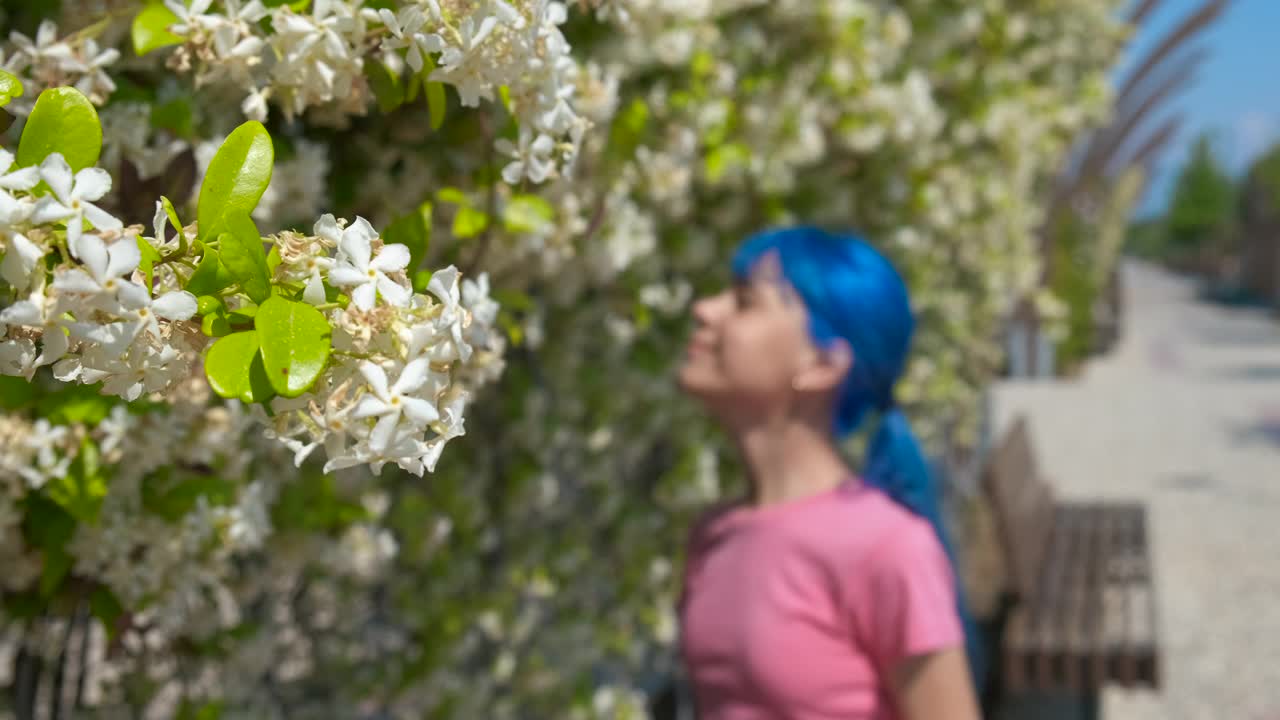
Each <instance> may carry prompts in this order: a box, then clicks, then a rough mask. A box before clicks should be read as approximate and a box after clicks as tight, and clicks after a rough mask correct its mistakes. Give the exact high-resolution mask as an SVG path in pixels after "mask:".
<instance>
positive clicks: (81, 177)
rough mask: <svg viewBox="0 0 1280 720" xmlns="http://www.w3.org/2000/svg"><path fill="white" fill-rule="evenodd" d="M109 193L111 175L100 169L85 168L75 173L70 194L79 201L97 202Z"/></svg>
mask: <svg viewBox="0 0 1280 720" xmlns="http://www.w3.org/2000/svg"><path fill="white" fill-rule="evenodd" d="M109 192H111V175H110V174H108V173H107V171H106V170H103V169H102V168H96V167H91V168H85V169H83V170H81V171H80V172H78V173H76V182H75V189H74V190H72V193H73V194H74V195H75V197H77V198H79V199H81V200H97V199H99V198H101V197H102V196H103V195H106V194H107V193H109Z"/></svg>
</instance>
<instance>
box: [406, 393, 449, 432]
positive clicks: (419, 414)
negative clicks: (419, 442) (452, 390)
mask: <svg viewBox="0 0 1280 720" xmlns="http://www.w3.org/2000/svg"><path fill="white" fill-rule="evenodd" d="M400 402H401V403H402V404H403V405H404V414H405V415H408V416H409V419H410V420H412V421H413V422H414V423H415V424H416V425H417V426H418V427H426V426H427V424H428V423H433V422H435V421H436V420H439V419H440V413H439V412H438V411H437V410H436V406H435V405H432V404H431V403H430V402H428V401H426V400H423V399H422V398H416V397H406V398H400Z"/></svg>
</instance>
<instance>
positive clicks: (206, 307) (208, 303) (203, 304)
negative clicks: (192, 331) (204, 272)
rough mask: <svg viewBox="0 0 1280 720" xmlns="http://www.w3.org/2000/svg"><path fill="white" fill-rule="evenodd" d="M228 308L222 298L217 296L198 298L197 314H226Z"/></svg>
mask: <svg viewBox="0 0 1280 720" xmlns="http://www.w3.org/2000/svg"><path fill="white" fill-rule="evenodd" d="M226 308H227V306H226V305H224V304H223V303H222V298H220V297H218V296H216V295H201V296H200V297H198V298H196V312H197V313H199V314H201V315H212V314H214V313H218V312H224V311H225V310H226Z"/></svg>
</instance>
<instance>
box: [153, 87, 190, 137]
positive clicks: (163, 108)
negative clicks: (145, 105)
mask: <svg viewBox="0 0 1280 720" xmlns="http://www.w3.org/2000/svg"><path fill="white" fill-rule="evenodd" d="M151 127H153V128H157V129H162V130H168V131H169V132H171V133H173V134H174V135H176V136H178V137H180V138H183V139H186V140H190V139H191V136H192V135H193V134H194V133H195V123H194V111H193V110H192V107H191V98H188V97H176V98H174V99H172V100H170V101H169V102H167V103H164V104H163V105H152V106H151Z"/></svg>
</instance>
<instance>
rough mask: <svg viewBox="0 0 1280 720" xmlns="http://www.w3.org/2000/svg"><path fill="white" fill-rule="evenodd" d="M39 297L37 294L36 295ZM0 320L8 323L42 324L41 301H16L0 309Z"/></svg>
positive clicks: (42, 308)
mask: <svg viewBox="0 0 1280 720" xmlns="http://www.w3.org/2000/svg"><path fill="white" fill-rule="evenodd" d="M37 297H39V296H37ZM0 322H2V323H8V324H9V325H31V326H36V327H38V326H40V325H44V307H43V303H37V302H34V301H31V300H22V301H20V302H16V303H14V304H12V305H10V306H9V307H7V308H5V309H4V310H0Z"/></svg>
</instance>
